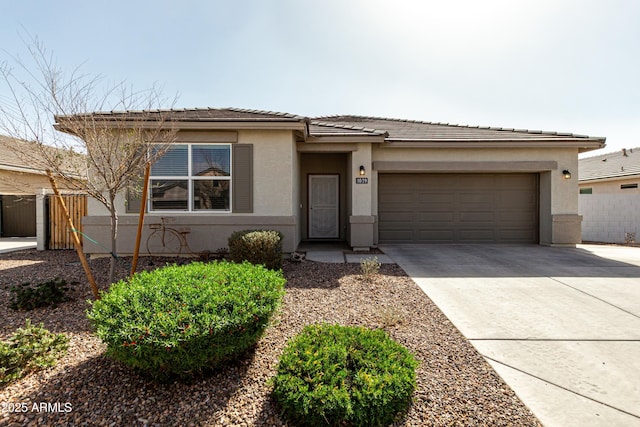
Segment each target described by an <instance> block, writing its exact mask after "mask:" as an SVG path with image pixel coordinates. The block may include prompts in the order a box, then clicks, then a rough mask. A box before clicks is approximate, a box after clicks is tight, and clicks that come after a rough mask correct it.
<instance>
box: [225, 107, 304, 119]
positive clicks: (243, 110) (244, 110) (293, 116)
mask: <svg viewBox="0 0 640 427" xmlns="http://www.w3.org/2000/svg"><path fill="white" fill-rule="evenodd" d="M224 109H225V110H229V111H235V112H238V113H250V114H267V115H270V116H278V117H285V118H288V119H307V117H305V116H301V115H299V114H293V113H285V112H282V111H270V110H258V109H250V108H238V107H227V108H224Z"/></svg>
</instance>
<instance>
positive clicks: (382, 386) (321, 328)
mask: <svg viewBox="0 0 640 427" xmlns="http://www.w3.org/2000/svg"><path fill="white" fill-rule="evenodd" d="M416 367H417V362H416V360H415V359H414V358H413V356H412V355H411V353H409V351H408V350H407V349H406V348H404V347H403V346H401V345H400V344H398V343H396V342H394V341H393V340H391V338H389V336H388V335H387V334H386V333H385V332H384V331H382V330H369V329H366V328H363V327H345V326H340V325H327V324H322V325H310V326H307V327H305V328H304V329H303V331H302V332H301V333H300V334H299V335H298V336H297V337H295V338H294V339H293V340H292V341H291V342H290V343H289V344H288V345H287V347H286V348H285V350H284V352H283V354H282V357H281V358H280V363H279V364H278V368H277V373H276V376H275V377H273V378H272V380H271V381H272V384H273V386H274V388H273V394H274V397H275V399H276V400H277V402H278V403H279V405H280V407H281V408H282V410H283V412H284V414H285V415H286V417H287V418H288V419H289V420H290V421H291V422H292V423H293V424H295V425H310V426H320V425H322V426H324V425H333V426H342V425H354V426H371V425H378V426H385V425H389V424H390V423H392V422H394V420H395V419H396V418H397V416H398V415H400V414H401V413H402V412H404V411H406V409H407V408H408V406H409V404H410V402H411V396H412V394H413V390H414V388H415V384H416V382H415V377H416V374H415V369H416Z"/></svg>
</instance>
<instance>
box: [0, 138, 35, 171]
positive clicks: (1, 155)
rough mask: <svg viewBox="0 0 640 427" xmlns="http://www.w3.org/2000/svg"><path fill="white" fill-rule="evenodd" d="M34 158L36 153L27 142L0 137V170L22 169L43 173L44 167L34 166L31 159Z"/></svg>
mask: <svg viewBox="0 0 640 427" xmlns="http://www.w3.org/2000/svg"><path fill="white" fill-rule="evenodd" d="M16 144H17V145H16ZM12 147H14V148H12ZM18 147H19V148H18ZM18 153H22V154H23V155H18ZM35 156H36V151H35V150H34V149H33V148H32V147H31V146H30V143H29V142H26V141H21V140H19V139H15V138H11V137H8V136H4V135H0V169H9V170H10V169H21V170H22V169H24V170H25V171H26V170H28V171H33V172H34V173H41V172H43V171H44V166H42V165H36V164H34V162H33V161H32V158H33V157H35Z"/></svg>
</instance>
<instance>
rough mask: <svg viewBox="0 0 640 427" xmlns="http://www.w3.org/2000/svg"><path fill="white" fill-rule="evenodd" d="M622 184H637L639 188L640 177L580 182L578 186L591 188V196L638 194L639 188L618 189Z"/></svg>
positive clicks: (639, 192)
mask: <svg viewBox="0 0 640 427" xmlns="http://www.w3.org/2000/svg"><path fill="white" fill-rule="evenodd" d="M624 184H638V186H639V187H640V176H636V177H633V178H624V179H615V180H604V181H594V182H581V183H580V184H579V185H580V188H591V191H592V194H640V188H625V189H622V188H620V186H621V185H624Z"/></svg>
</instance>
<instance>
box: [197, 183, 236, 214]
mask: <svg viewBox="0 0 640 427" xmlns="http://www.w3.org/2000/svg"><path fill="white" fill-rule="evenodd" d="M229 206H230V204H229V181H228V180H226V181H221V180H217V179H206V180H205V179H197V180H194V181H193V209H194V210H223V211H227V210H229Z"/></svg>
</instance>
